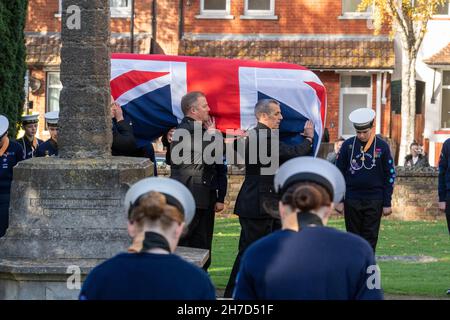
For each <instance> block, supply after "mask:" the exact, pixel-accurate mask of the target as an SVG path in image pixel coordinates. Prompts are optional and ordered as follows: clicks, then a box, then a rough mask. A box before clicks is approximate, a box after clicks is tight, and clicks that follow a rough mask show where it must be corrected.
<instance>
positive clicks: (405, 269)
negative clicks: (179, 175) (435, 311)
mask: <svg viewBox="0 0 450 320" xmlns="http://www.w3.org/2000/svg"><path fill="white" fill-rule="evenodd" d="M329 226H332V227H335V228H338V229H341V230H345V226H344V220H343V219H333V220H331V221H330V223H329ZM239 232H240V226H239V221H238V219H237V218H235V217H233V218H218V219H216V225H215V229H214V239H213V249H212V265H211V267H210V268H209V273H210V275H211V278H212V280H213V282H214V284H215V286H216V288H217V289H224V288H225V286H226V284H227V281H228V277H229V274H230V272H231V268H232V265H233V262H234V258H235V256H236V253H237V245H238V240H239ZM387 255H388V256H422V255H423V256H431V257H434V258H437V259H438V261H436V262H429V263H415V262H414V263H412V262H398V261H382V262H379V266H380V269H381V280H382V286H383V289H384V291H385V293H386V294H395V295H411V296H430V297H442V298H445V297H447V295H446V294H445V292H446V290H447V289H450V238H449V235H448V231H447V226H446V222H445V220H441V221H437V222H435V221H389V220H383V221H382V223H381V230H380V238H379V241H378V246H377V256H387Z"/></svg>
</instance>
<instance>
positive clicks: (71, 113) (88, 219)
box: [0, 0, 207, 300]
mask: <svg viewBox="0 0 450 320" xmlns="http://www.w3.org/2000/svg"><path fill="white" fill-rule="evenodd" d="M62 8H63V15H62V32H61V40H62V49H61V82H62V84H63V89H62V91H61V96H60V106H61V107H60V108H61V110H60V119H59V127H60V132H59V137H58V145H59V157H45V158H33V159H29V160H26V161H23V162H20V163H19V164H18V165H17V166H16V167H15V168H14V180H13V183H12V192H11V205H10V226H9V229H8V231H7V234H6V236H5V237H4V238H2V239H0V300H1V299H42V300H45V299H76V298H77V296H78V294H79V288H80V284H81V283H80V281H79V280H81V281H82V280H83V278H84V277H85V276H86V275H87V274H88V272H89V271H90V270H91V269H92V268H93V267H94V266H95V265H97V264H99V263H100V262H101V261H103V260H105V259H107V258H110V257H112V256H113V255H115V254H117V253H119V252H123V251H124V250H125V249H126V248H127V246H128V245H129V244H130V239H129V237H128V235H127V232H126V213H125V209H124V206H123V202H124V197H125V193H126V191H127V190H128V188H129V187H130V185H132V184H133V183H135V182H137V181H138V180H140V179H142V178H144V177H146V176H150V175H151V174H152V170H153V166H152V164H151V162H150V161H149V160H148V159H144V158H126V157H111V143H112V130H111V116H110V109H109V104H110V87H109V80H110V50H109V38H110V18H109V16H110V13H109V10H110V9H109V0H63V2H62ZM77 19H78V20H77ZM180 254H181V255H184V256H186V257H187V258H188V259H190V260H191V261H194V262H196V263H197V264H199V265H202V264H203V263H204V261H205V260H206V258H207V252H206V253H205V250H197V251H196V250H186V249H184V251H183V249H180Z"/></svg>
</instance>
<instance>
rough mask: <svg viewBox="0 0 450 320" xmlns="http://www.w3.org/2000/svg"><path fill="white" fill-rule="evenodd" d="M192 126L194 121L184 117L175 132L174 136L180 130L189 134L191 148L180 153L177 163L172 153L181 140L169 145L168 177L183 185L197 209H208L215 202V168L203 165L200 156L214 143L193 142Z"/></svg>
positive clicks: (213, 165)
mask: <svg viewBox="0 0 450 320" xmlns="http://www.w3.org/2000/svg"><path fill="white" fill-rule="evenodd" d="M194 125H195V121H194V119H192V118H189V117H184V118H183V120H182V121H181V123H180V124H179V125H178V127H177V129H176V130H175V133H174V135H176V133H177V132H176V131H177V130H182V129H184V130H187V131H188V132H189V133H190V141H191V148H190V149H189V150H187V152H186V153H185V152H184V151H183V152H181V154H180V155H179V156H181V158H182V161H181V163H177V162H178V161H174V160H175V159H174V154H173V153H174V152H177V151H179V148H177V146H178V145H179V144H181V143H183V140H182V139H180V141H172V143H171V145H170V151H171V152H172V154H171V174H170V176H171V178H173V179H175V180H178V181H180V182H181V183H183V184H184V185H185V186H186V187H187V188H188V189H189V190H190V191H191V192H192V195H193V196H194V199H195V204H196V207H197V209H208V208H211V206H212V205H213V202H215V201H216V183H215V181H216V180H215V179H216V168H215V164H206V163H204V161H203V158H202V155H203V152H204V150H205V148H206V147H207V146H208V145H209V144H211V143H214V142H208V141H194ZM204 132H205V129H203V128H202V134H203V133H204ZM194 144H197V146H198V148H194ZM180 147H181V146H180ZM200 152H201V154H200Z"/></svg>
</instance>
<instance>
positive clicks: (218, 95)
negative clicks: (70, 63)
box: [111, 54, 326, 154]
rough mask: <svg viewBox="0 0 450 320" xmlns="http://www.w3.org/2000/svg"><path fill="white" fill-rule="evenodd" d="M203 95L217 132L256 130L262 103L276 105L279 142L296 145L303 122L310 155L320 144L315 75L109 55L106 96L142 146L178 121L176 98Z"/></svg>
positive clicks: (321, 102) (254, 64) (293, 68)
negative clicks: (309, 135) (309, 132)
mask: <svg viewBox="0 0 450 320" xmlns="http://www.w3.org/2000/svg"><path fill="white" fill-rule="evenodd" d="M191 91H202V92H203V93H205V95H206V98H207V100H208V104H209V106H210V109H211V115H212V116H213V117H215V120H216V126H217V128H218V129H219V130H221V131H222V132H225V131H226V130H227V129H234V130H244V131H245V130H248V129H251V128H252V127H254V126H255V125H256V118H255V114H254V107H255V104H256V102H257V101H258V100H259V99H262V98H271V99H275V100H277V101H279V102H280V104H281V112H282V115H283V120H282V122H281V125H280V136H281V138H282V140H283V141H284V142H286V143H289V144H293V143H298V142H300V141H301V140H302V139H303V137H302V136H301V135H299V133H300V132H302V131H303V128H304V125H305V122H306V120H308V119H309V120H312V121H313V122H314V127H315V138H314V153H315V154H317V152H318V149H319V148H318V147H319V145H320V141H321V139H322V134H323V128H324V123H325V115H326V91H325V87H324V85H323V84H322V82H321V81H320V80H319V78H318V77H317V75H316V74H314V73H313V72H312V71H310V70H308V69H307V68H305V67H302V66H299V65H295V64H290V63H274V62H259V61H248V60H237V59H219V58H204V57H183V56H166V55H138V54H113V55H112V59H111V94H112V96H113V98H114V100H115V101H116V102H117V103H119V104H120V105H121V106H122V108H123V110H124V113H125V116H126V117H128V118H129V119H130V120H131V121H132V122H133V127H134V133H135V136H136V138H137V139H138V141H139V144H140V145H141V146H142V145H144V144H145V143H149V142H150V141H152V140H153V139H155V138H158V137H159V136H161V135H162V134H164V133H165V132H167V131H168V130H169V129H170V128H173V127H175V126H176V125H177V124H178V123H179V122H180V121H181V119H182V118H183V113H182V111H181V98H182V97H183V95H185V94H186V93H188V92H191Z"/></svg>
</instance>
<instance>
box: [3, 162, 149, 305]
mask: <svg viewBox="0 0 450 320" xmlns="http://www.w3.org/2000/svg"><path fill="white" fill-rule="evenodd" d="M152 168H153V167H152V164H151V162H150V161H149V160H148V159H145V158H126V157H111V158H106V159H76V160H69V159H60V158H56V157H55V158H53V157H47V158H34V159H29V160H26V161H23V162H20V163H19V164H18V165H17V167H15V168H14V180H13V183H12V187H11V190H12V192H11V204H10V224H9V228H8V231H7V233H6V236H5V237H3V238H2V239H0V299H29V298H33V299H47V298H54V299H63V298H73V297H74V296H76V295H77V294H78V293H75V294H73V293H71V292H66V291H64V290H63V289H61V288H62V286H64V287H66V282H67V278H68V274H67V271H68V269H67V268H68V267H69V266H71V265H74V266H75V265H78V266H79V267H80V268H81V270H82V272H81V273H82V274H83V273H84V274H86V273H87V272H88V271H89V270H90V269H91V268H92V267H93V266H95V265H96V264H98V262H100V261H102V260H105V259H108V258H110V257H112V256H114V255H115V254H117V253H119V252H121V251H124V250H125V249H126V248H127V246H128V245H129V244H130V239H129V237H128V234H127V231H126V225H127V213H126V212H125V209H124V205H123V201H124V198H125V193H126V191H127V190H128V188H129V187H130V186H131V185H132V184H133V183H135V182H137V181H138V180H140V179H142V178H145V177H148V176H150V175H151V174H152ZM69 275H70V274H69Z"/></svg>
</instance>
